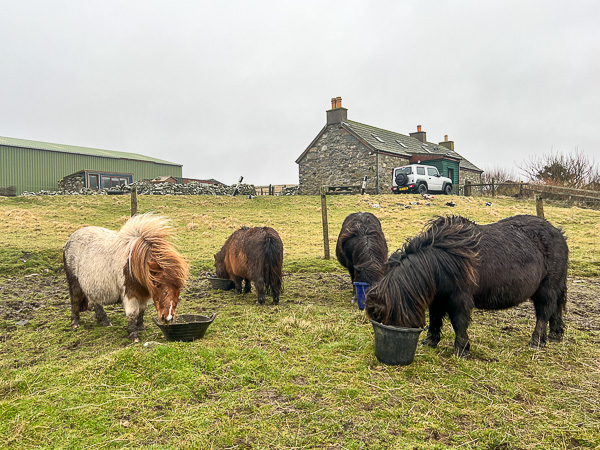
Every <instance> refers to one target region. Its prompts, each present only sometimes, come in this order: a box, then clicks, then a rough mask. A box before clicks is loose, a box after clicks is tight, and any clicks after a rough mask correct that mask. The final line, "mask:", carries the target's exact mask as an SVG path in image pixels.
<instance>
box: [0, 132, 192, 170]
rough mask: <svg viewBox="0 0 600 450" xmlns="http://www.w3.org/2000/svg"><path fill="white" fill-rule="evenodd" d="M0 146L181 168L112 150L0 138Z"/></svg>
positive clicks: (155, 159)
mask: <svg viewBox="0 0 600 450" xmlns="http://www.w3.org/2000/svg"><path fill="white" fill-rule="evenodd" d="M0 145H5V146H8V147H20V148H32V149H36V150H47V151H51V152H62V153H74V154H79V155H89V156H101V157H104V158H116V159H131V160H135V161H147V162H154V163H159V164H169V165H172V166H181V164H177V163H174V162H170V161H165V160H162V159H157V158H152V157H150V156H144V155H139V154H137V153H127V152H117V151H114V150H102V149H98V148H89V147H79V146H76V145H65V144H51V143H49V142H40V141H30V140H28V139H17V138H10V137H2V136H0Z"/></svg>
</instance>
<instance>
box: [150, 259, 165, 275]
mask: <svg viewBox="0 0 600 450" xmlns="http://www.w3.org/2000/svg"><path fill="white" fill-rule="evenodd" d="M148 268H149V269H150V272H155V273H158V272H161V271H162V267H160V265H159V264H158V263H157V262H156V261H150V262H149V263H148Z"/></svg>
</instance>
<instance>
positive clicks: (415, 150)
mask: <svg viewBox="0 0 600 450" xmlns="http://www.w3.org/2000/svg"><path fill="white" fill-rule="evenodd" d="M296 163H297V164H298V168H299V171H300V177H299V178H300V188H299V192H300V193H301V194H308V195H315V194H318V193H319V191H320V188H321V186H336V187H338V186H354V187H359V186H361V185H362V182H363V180H364V177H365V176H366V177H367V190H366V192H367V193H369V194H377V193H381V194H389V193H391V192H392V191H391V189H392V170H393V168H394V167H398V166H404V165H407V164H414V163H422V164H428V165H432V166H435V167H437V169H438V171H439V172H440V173H441V174H442V175H444V176H447V177H448V178H450V179H452V181H453V184H454V192H455V193H458V187H459V185H460V186H463V185H464V184H465V182H470V183H472V184H477V183H481V174H482V172H483V171H482V170H481V169H479V168H478V167H477V166H475V165H474V164H473V163H471V162H470V161H468V160H467V159H465V158H464V157H462V156H461V155H459V154H458V153H456V152H455V151H454V142H453V141H449V140H448V136H445V139H444V141H443V142H440V143H438V144H435V143H432V142H428V141H427V138H426V133H425V131H422V130H421V125H418V126H417V131H416V132H414V133H409V136H406V135H404V134H400V133H396V132H393V131H388V130H384V129H381V128H376V127H373V126H370V125H365V124H362V123H359V122H354V121H353V120H348V109H347V108H343V107H342V98H341V97H337V98H332V99H331V109H330V110H328V111H327V124H326V125H325V126H324V127H323V129H322V130H321V131H320V133H319V134H318V135H317V137H315V139H314V140H313V141H312V142H311V143H310V145H309V146H308V147H307V148H306V150H304V152H303V153H302V154H301V155H300V156H299V157H298V159H297V160H296Z"/></svg>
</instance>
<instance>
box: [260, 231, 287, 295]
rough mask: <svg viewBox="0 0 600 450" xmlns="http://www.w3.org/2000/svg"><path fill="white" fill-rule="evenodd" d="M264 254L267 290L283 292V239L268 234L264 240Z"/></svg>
mask: <svg viewBox="0 0 600 450" xmlns="http://www.w3.org/2000/svg"><path fill="white" fill-rule="evenodd" d="M263 254H264V260H263V264H264V270H263V274H264V275H265V292H266V293H267V294H270V293H271V292H273V291H274V292H282V291H283V274H282V273H281V267H282V265H283V243H282V242H281V239H278V238H277V237H275V236H273V235H271V234H267V235H266V237H265V240H264V242H263Z"/></svg>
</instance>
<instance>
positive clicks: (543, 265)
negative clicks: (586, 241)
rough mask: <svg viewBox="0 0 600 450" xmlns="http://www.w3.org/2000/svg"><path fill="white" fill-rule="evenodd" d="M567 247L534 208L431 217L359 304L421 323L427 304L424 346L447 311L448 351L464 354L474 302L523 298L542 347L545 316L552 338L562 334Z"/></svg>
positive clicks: (402, 322) (484, 305)
mask: <svg viewBox="0 0 600 450" xmlns="http://www.w3.org/2000/svg"><path fill="white" fill-rule="evenodd" d="M568 254H569V249H568V247H567V243H566V240H565V237H564V235H563V233H562V231H560V230H559V229H557V228H555V227H553V226H552V225H551V224H550V223H549V222H547V221H546V220H545V219H542V218H539V217H536V216H529V215H520V216H514V217H509V218H506V219H503V220H500V221H499V222H496V223H492V224H489V225H477V224H475V223H473V222H471V221H469V220H467V219H465V218H463V217H460V216H449V217H436V218H434V219H433V220H431V221H430V222H429V223H428V225H427V226H426V227H425V229H424V231H423V232H422V233H421V234H419V235H418V236H416V237H415V238H413V239H410V240H408V241H407V242H406V243H405V244H404V246H403V247H402V248H401V249H399V250H398V251H396V252H395V253H394V254H393V255H392V256H391V257H390V260H389V262H388V271H387V273H386V274H385V276H384V277H383V278H382V279H381V280H380V282H379V283H378V284H377V285H376V286H375V287H374V288H373V289H371V290H370V291H369V294H368V295H367V300H366V308H365V309H366V311H367V314H368V315H369V316H370V317H371V318H372V319H374V320H376V321H377V322H381V323H383V324H386V325H395V326H401V327H410V328H422V327H423V326H424V325H425V310H426V309H427V308H429V322H430V325H429V330H428V333H427V337H426V338H425V340H424V341H423V344H425V345H429V346H431V347H436V346H437V344H438V342H439V341H440V338H441V331H442V319H443V318H444V316H445V315H448V316H449V317H450V322H451V323H452V327H453V328H454V332H455V334H456V338H455V341H454V353H455V354H456V355H458V356H465V357H467V356H469V347H470V344H469V337H468V335H467V327H468V325H469V322H470V320H471V310H472V309H473V308H481V309H505V308H510V307H512V306H516V305H518V304H520V303H522V302H524V301H525V300H527V299H529V298H530V299H531V300H532V301H533V304H534V307H535V314H536V318H537V322H536V326H535V329H534V331H533V335H532V336H531V341H530V342H529V346H530V347H531V348H536V349H538V348H543V347H544V345H545V344H546V328H547V325H548V322H550V334H549V336H548V338H549V340H550V341H551V342H559V341H561V340H562V337H563V334H564V323H563V319H562V315H563V312H564V310H565V304H566V291H567V285H566V281H567V263H568Z"/></svg>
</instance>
